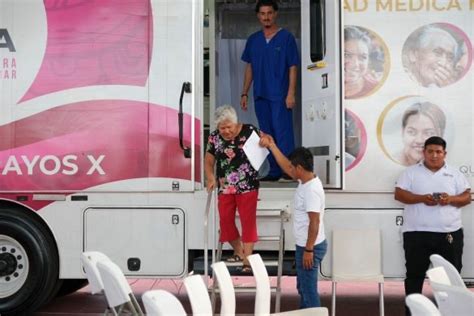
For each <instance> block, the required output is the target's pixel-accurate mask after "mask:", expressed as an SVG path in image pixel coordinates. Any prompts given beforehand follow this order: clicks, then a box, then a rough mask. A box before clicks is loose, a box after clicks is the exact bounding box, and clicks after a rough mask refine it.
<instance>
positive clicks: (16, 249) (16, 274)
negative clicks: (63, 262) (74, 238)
mask: <svg viewBox="0 0 474 316" xmlns="http://www.w3.org/2000/svg"><path fill="white" fill-rule="evenodd" d="M58 271H59V262H58V253H57V249H56V246H55V244H54V241H53V239H52V237H51V236H50V234H49V232H48V231H47V229H46V228H45V227H44V226H43V225H41V224H40V223H38V221H36V220H35V219H34V218H33V217H32V216H29V215H28V214H25V213H24V212H21V211H18V210H11V209H7V210H5V209H0V314H2V315H9V314H11V315H16V314H27V313H30V312H32V311H34V310H35V309H37V308H39V307H40V306H41V305H42V304H43V303H45V302H46V301H48V300H49V299H50V298H51V297H52V296H53V295H54V294H55V293H53V292H54V291H55V290H57V289H58V288H57V287H56V283H57V282H58Z"/></svg>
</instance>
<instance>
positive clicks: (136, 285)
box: [35, 277, 432, 316]
mask: <svg viewBox="0 0 474 316" xmlns="http://www.w3.org/2000/svg"><path fill="white" fill-rule="evenodd" d="M252 282H253V278H252V277H234V283H235V284H242V283H243V284H250V283H252ZM130 283H131V285H132V289H133V292H134V293H135V295H136V296H137V298H138V300H139V301H141V295H142V294H143V293H144V292H146V291H148V290H151V289H166V290H168V291H170V292H172V293H174V294H175V295H177V296H178V298H179V299H180V301H181V302H182V303H183V305H184V306H185V309H186V311H187V312H188V313H191V308H190V305H189V301H188V299H187V295H186V290H185V289H184V287H183V284H182V282H181V281H180V280H165V279H163V280H151V279H146V280H130ZM295 284H296V280H295V278H294V277H285V278H284V281H283V295H282V308H281V310H282V311H285V310H292V309H297V308H298V294H297V293H296V290H295ZM319 289H320V293H321V299H322V304H323V306H326V307H328V308H330V305H331V282H330V281H321V282H320V283H319ZM424 289H425V292H424V294H425V295H427V296H428V297H431V298H432V293H431V290H430V288H429V284H425V287H424ZM337 292H338V295H337V314H338V315H351V316H362V315H363V316H367V315H378V313H379V311H378V287H377V284H376V283H340V284H339V285H338V291H337ZM384 292H385V293H384V298H385V315H387V316H392V315H404V298H405V297H404V294H403V282H402V281H388V282H386V283H385V286H384ZM273 302H274V301H272V303H273ZM217 308H219V306H217ZM253 308H254V294H248V293H245V294H244V293H238V294H237V313H238V314H251V313H252V311H253ZM104 309H105V300H104V297H103V296H99V295H94V296H92V295H91V294H89V292H88V288H87V287H86V288H84V289H82V290H80V291H78V292H76V293H74V294H71V295H68V296H65V297H61V298H57V299H56V300H54V301H53V302H51V303H50V304H49V305H47V306H45V307H43V308H42V309H41V310H40V311H39V312H38V313H36V314H35V316H59V315H77V316H79V315H83V316H92V315H103V311H104Z"/></svg>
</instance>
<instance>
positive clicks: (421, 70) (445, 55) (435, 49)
mask: <svg viewBox="0 0 474 316" xmlns="http://www.w3.org/2000/svg"><path fill="white" fill-rule="evenodd" d="M455 51H456V43H455V41H454V39H453V38H451V37H449V36H448V35H447V34H438V36H437V37H436V38H431V39H430V41H429V42H428V45H426V47H422V48H420V49H418V50H417V51H414V52H411V53H410V61H411V62H412V63H414V65H415V67H414V72H415V76H416V77H417V78H418V81H420V83H421V85H423V86H424V87H426V86H429V85H432V84H435V85H437V86H438V87H443V86H446V85H448V84H450V83H452V82H453V81H454V78H453V76H454V54H455Z"/></svg>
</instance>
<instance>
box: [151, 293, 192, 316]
mask: <svg viewBox="0 0 474 316" xmlns="http://www.w3.org/2000/svg"><path fill="white" fill-rule="evenodd" d="M142 300H143V305H144V306H145V311H146V314H147V316H169V315H173V316H186V311H185V310H184V307H183V305H182V304H181V302H180V301H179V300H178V298H177V297H176V296H174V295H173V294H171V293H170V292H168V291H165V290H154V291H147V292H145V293H144V294H143V295H142Z"/></svg>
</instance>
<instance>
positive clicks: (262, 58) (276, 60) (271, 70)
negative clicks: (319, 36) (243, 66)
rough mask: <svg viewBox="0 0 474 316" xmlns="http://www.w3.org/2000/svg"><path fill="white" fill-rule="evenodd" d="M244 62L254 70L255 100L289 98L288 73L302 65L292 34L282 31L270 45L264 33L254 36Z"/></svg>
mask: <svg viewBox="0 0 474 316" xmlns="http://www.w3.org/2000/svg"><path fill="white" fill-rule="evenodd" d="M241 59H242V60H243V61H245V62H247V63H249V64H251V66H252V75H253V95H254V98H255V99H257V98H265V99H268V100H282V99H285V98H286V95H287V94H288V85H289V69H290V67H291V66H297V65H298V64H299V54H298V48H297V46H296V41H295V38H294V36H293V35H292V34H291V33H290V32H288V31H287V30H285V29H281V30H279V31H278V32H277V33H276V34H275V36H273V37H272V39H271V40H270V42H268V43H267V41H266V39H265V35H264V34H263V31H258V32H255V33H253V34H252V35H250V37H249V38H248V40H247V43H246V44H245V49H244V52H243V53H242V58H241Z"/></svg>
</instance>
